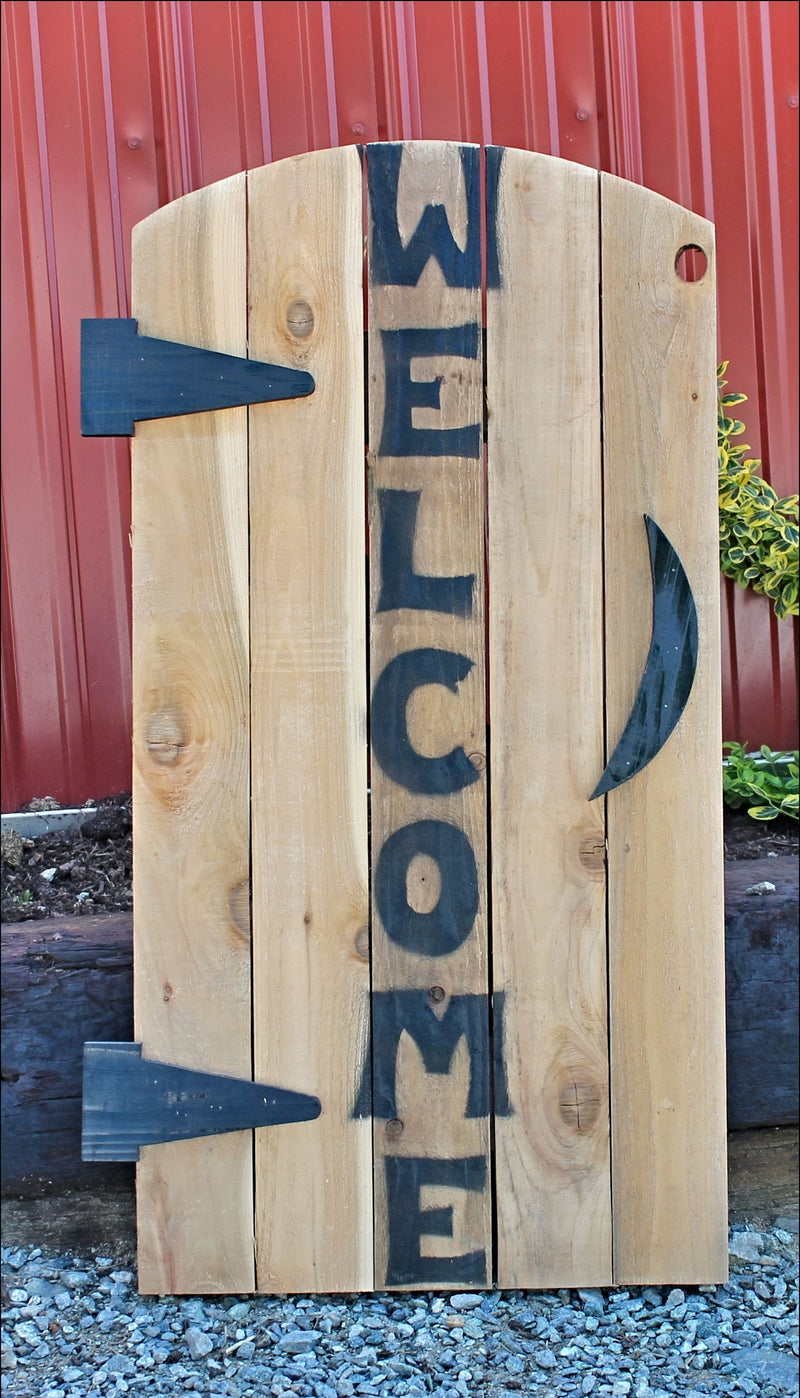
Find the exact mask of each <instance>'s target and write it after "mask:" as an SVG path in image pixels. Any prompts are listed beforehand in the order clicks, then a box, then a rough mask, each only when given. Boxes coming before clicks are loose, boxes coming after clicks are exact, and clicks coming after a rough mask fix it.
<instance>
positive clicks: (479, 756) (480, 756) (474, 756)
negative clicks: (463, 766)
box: [467, 752, 486, 772]
mask: <svg viewBox="0 0 800 1398" xmlns="http://www.w3.org/2000/svg"><path fill="white" fill-rule="evenodd" d="M467 756H468V758H469V761H470V762H471V763H472V765H473V767H474V768H475V771H476V772H483V771H485V770H486V754H485V753H482V752H470V753H468V754H467Z"/></svg>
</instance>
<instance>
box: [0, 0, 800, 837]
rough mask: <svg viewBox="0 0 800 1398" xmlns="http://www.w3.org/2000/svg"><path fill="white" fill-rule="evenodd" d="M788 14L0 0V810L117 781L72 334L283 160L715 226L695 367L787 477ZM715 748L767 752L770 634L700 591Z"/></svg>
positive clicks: (122, 640)
mask: <svg viewBox="0 0 800 1398" xmlns="http://www.w3.org/2000/svg"><path fill="white" fill-rule="evenodd" d="M797 27H798V7H797V5H796V4H795V3H794V0H772V3H734V0H714V2H713V3H700V0H693V2H692V3H687V2H686V0H684V2H683V3H658V0H641V3H638V2H637V3H627V0H623V2H622V3H616V0H591V3H584V0H553V2H552V3H548V2H547V0H542V3H517V0H436V3H431V0H419V2H418V3H412V2H411V0H371V3H370V2H369V0H297V3H289V0H287V2H286V3H283V2H282V0H267V2H266V3H261V0H242V3H238V4H237V3H222V0H201V2H200V3H188V2H187V0H184V2H183V3H176V2H175V0H145V3H138V2H137V0H113V3H109V4H107V3H105V2H104V0H96V2H94V3H88V0H87V2H86V3H79V2H78V0H73V3H67V2H66V0H40V3H38V4H37V3H31V4H27V3H22V0H12V3H7V4H6V5H5V6H4V8H3V44H4V56H3V94H2V104H3V189H4V208H5V213H4V252H3V273H4V284H5V294H4V297H3V342H4V346H5V360H4V388H3V392H4V413H3V436H4V472H3V506H4V523H3V544H4V561H3V620H4V628H3V743H4V754H5V761H4V767H3V792H2V803H3V809H13V808H15V807H17V806H18V805H19V804H21V803H22V802H24V801H26V800H27V799H28V798H29V797H31V796H32V795H41V794H44V793H45V792H47V793H51V794H53V795H55V796H58V797H60V798H61V799H63V800H67V801H76V802H77V801H82V800H84V799H85V798H87V797H88V796H95V797H99V796H102V795H104V794H107V793H108V792H110V791H111V790H114V789H120V788H123V787H127V786H128V785H129V780H130V778H129V763H130V742H129V723H130V714H129V705H130V701H129V663H130V662H129V567H128V553H129V549H128V529H129V518H128V515H129V504H128V451H127V445H126V444H125V443H124V442H122V443H120V442H114V441H92V440H83V439H82V438H81V437H80V430H79V413H78V376H79V355H78V338H79V322H80V319H81V317H82V316H99V315H104V316H115V315H120V314H122V315H124V314H126V312H127V295H128V291H127V288H128V285H129V274H130V265H129V264H130V233H131V228H132V226H133V224H134V223H136V222H138V220H139V219H141V218H144V217H145V216H146V215H147V214H149V213H150V212H152V210H154V209H156V208H158V207H159V206H160V205H162V204H164V203H166V202H167V201H168V200H170V199H175V198H178V197H179V196H180V195H182V194H184V193H186V192H187V191H188V190H190V189H195V188H198V187H200V186H201V185H204V184H208V183H210V182H211V181H213V180H218V179H222V178H224V177H225V176H227V175H230V174H233V173H235V172H236V171H238V170H243V169H246V168H248V167H252V166H257V165H260V164H263V163H264V162H266V161H270V160H277V159H280V158H281V157H282V156H286V155H291V154H294V153H296V152H298V151H304V150H313V149H319V148H322V147H325V146H330V145H337V144H344V143H347V142H355V141H358V142H362V141H369V140H384V139H389V140H396V139H413V138H418V137H429V138H439V139H449V140H468V141H476V142H483V143H489V142H494V143H496V144H502V145H511V146H519V147H522V148H526V149H531V150H540V151H545V152H548V153H550V154H554V155H560V156H562V157H563V158H565V159H569V160H577V161H580V162H582V163H584V164H587V165H591V166H594V167H596V168H602V169H605V170H610V171H611V172H612V173H615V174H619V175H622V176H624V177H625V178H627V179H632V180H637V181H639V182H641V183H643V184H646V185H649V186H650V187H651V188H652V189H655V190H658V191H659V192H660V193H662V194H665V195H667V196H669V197H670V198H672V199H675V200H677V201H678V202H679V203H681V204H686V205H688V206H689V207H690V208H693V209H695V210H697V212H699V213H701V214H704V215H706V216H707V217H709V218H712V219H714V220H715V222H716V224H717V240H718V261H719V307H720V309H719V345H720V357H724V358H726V359H730V361H731V367H730V371H729V376H728V377H729V382H730V384H731V386H732V387H735V388H736V389H739V390H741V391H743V392H745V393H748V394H749V395H750V402H749V403H748V404H747V405H746V408H745V410H744V414H743V415H744V416H745V418H746V420H747V424H748V440H749V441H750V443H751V444H752V447H753V449H754V452H755V454H757V455H760V456H762V457H763V459H764V462H765V469H766V472H767V474H768V475H769V477H770V478H771V479H772V481H773V483H774V484H775V485H776V487H777V488H778V489H779V490H780V491H781V492H783V493H788V492H789V491H791V490H794V489H795V488H796V486H795V483H794V482H795V463H796V461H797V417H798V415H797V261H796V256H795V248H796V245H797V131H796V128H797V118H798V105H797V60H796V54H797ZM723 591H724V605H725V613H724V619H723V624H724V664H725V675H724V727H725V733H726V736H727V737H738V738H741V739H745V740H747V741H749V742H751V743H760V742H762V741H767V742H770V743H772V744H773V745H780V746H789V745H794V743H795V742H796V714H797V701H796V675H797V653H796V634H797V628H796V626H794V627H793V626H792V625H791V624H790V623H788V622H781V623H778V622H776V621H775V619H774V617H773V616H772V614H771V611H770V608H769V605H768V604H767V602H766V600H765V599H764V598H758V597H755V596H753V595H752V594H749V593H742V592H741V591H739V590H738V589H736V590H734V589H733V588H728V587H726V588H725V589H724V590H723Z"/></svg>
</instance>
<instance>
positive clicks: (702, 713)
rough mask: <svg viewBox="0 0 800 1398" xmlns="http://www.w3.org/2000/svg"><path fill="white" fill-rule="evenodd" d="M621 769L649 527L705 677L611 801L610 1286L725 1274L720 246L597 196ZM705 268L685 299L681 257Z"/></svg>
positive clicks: (673, 217) (625, 194)
mask: <svg viewBox="0 0 800 1398" xmlns="http://www.w3.org/2000/svg"><path fill="white" fill-rule="evenodd" d="M601 231H602V283H603V350H602V354H603V402H604V498H605V551H606V649H607V674H608V685H607V723H608V745H609V750H610V749H611V748H612V747H613V746H614V744H615V742H616V741H617V738H618V737H619V734H620V733H621V731H622V728H623V726H624V724H625V722H626V719H627V717H628V713H629V712H630V707H631V704H632V702H633V698H634V695H635V693H636V690H637V687H638V684H639V680H640V678H641V674H642V668H643V665H644V660H645V657H646V655H647V650H648V642H649V633H650V607H649V605H648V598H649V595H650V576H649V562H648V552H647V543H646V536H645V529H644V525H643V522H642V516H643V515H644V514H647V515H649V516H650V517H651V518H652V519H654V520H655V521H656V523H657V524H658V525H659V526H660V528H661V529H662V530H663V531H664V533H665V534H666V535H667V537H668V538H669V540H670V542H671V543H672V544H673V545H674V547H675V548H676V549H677V552H678V555H679V557H680V559H681V561H682V563H683V566H684V568H685V569H686V572H687V574H688V577H689V582H690V584H691V587H692V590H693V593H694V598H695V602H696V606H697V614H698V626H699V663H698V669H697V674H696V678H695V682H694V688H693V690H692V693H691V696H690V698H689V702H688V705H687V708H686V710H685V712H684V714H683V717H682V718H681V720H680V722H679V724H678V726H677V728H676V730H675V732H674V733H673V734H672V736H671V737H670V739H669V740H668V742H667V743H666V745H665V746H664V748H663V749H662V750H661V752H660V753H659V754H658V756H657V757H656V758H655V759H654V760H653V762H652V763H651V764H650V765H649V766H648V767H647V768H646V769H645V770H644V771H643V772H642V773H641V774H640V775H639V776H637V777H636V778H634V779H633V780H632V781H630V782H628V783H626V784H625V785H623V786H621V787H619V788H617V789H616V790H615V791H612V792H610V793H609V795H608V798H607V802H608V807H607V811H608V814H607V820H608V860H609V866H608V878H609V972H610V976H609V984H610V988H611V998H610V1038H611V1123H612V1160H613V1198H614V1273H615V1278H614V1279H615V1282H617V1283H622V1284H626V1285H627V1284H632V1283H633V1284H639V1283H645V1282H661V1281H664V1282H667V1281H669V1282H680V1281H682V1282H688V1283H695V1282H696V1283H703V1282H714V1281H721V1280H723V1279H724V1278H725V1275H726V1268H727V1234H726V1202H725V1040H724V965H723V953H724V948H723V888H722V803H721V801H720V767H719V753H720V744H721V732H720V670H719V617H718V608H719V562H718V558H717V545H716V540H717V528H718V524H717V498H716V382H715V372H714V371H715V283H714V239H713V228H712V226H711V225H710V224H708V223H707V222H705V220H703V219H700V218H698V217H696V216H695V215H694V214H691V213H689V212H687V211H686V210H684V209H681V208H679V207H678V206H677V205H673V204H670V203H669V202H668V201H667V200H665V199H663V198H661V197H660V196H658V195H655V194H653V193H652V192H650V191H648V190H645V189H641V188H639V187H637V186H635V185H632V184H627V183H625V182H624V181H622V180H618V179H616V178H614V177H612V176H607V175H603V176H601ZM689 244H692V245H697V246H699V247H700V248H702V249H703V251H704V252H705V254H706V255H707V258H708V270H707V272H706V275H705V276H704V277H703V279H702V280H700V281H695V282H685V281H683V280H682V279H681V278H680V276H679V275H678V273H677V271H676V257H677V254H678V252H679V251H680V249H681V248H682V247H684V246H686V245H689Z"/></svg>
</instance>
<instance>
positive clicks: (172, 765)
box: [132, 175, 255, 1293]
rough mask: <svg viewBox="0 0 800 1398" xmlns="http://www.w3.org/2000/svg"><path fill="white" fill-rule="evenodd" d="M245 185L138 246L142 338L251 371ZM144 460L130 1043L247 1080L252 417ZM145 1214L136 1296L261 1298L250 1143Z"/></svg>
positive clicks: (153, 1176)
mask: <svg viewBox="0 0 800 1398" xmlns="http://www.w3.org/2000/svg"><path fill="white" fill-rule="evenodd" d="M245 185H246V177H245V176H244V175H236V176H234V177H233V178H232V179H230V180H226V181H223V182H222V183H221V184H218V185H214V186H212V187H210V188H209V189H206V190H200V191H198V192H197V193H195V194H190V195H187V196H186V197H185V198H184V199H181V200H179V201H178V202H177V203H175V204H170V205H168V206H167V207H166V208H164V209H160V210H159V211H158V212H157V213H155V214H153V215H152V216H151V217H150V218H148V219H146V220H145V221H144V223H141V224H139V225H138V227H137V228H136V229H135V230H134V245H133V246H134V255H133V295H132V309H133V314H134V316H135V317H136V318H137V319H138V322H139V331H140V333H141V334H143V335H152V336H156V337H161V338H164V339H172V340H178V341H183V342H184V343H187V344H193V345H197V346H199V347H201V348H205V349H214V350H221V351H222V352H224V353H227V354H239V355H245V354H246V352H247V245H246V188H245ZM132 457H133V686H134V770H133V809H134V825H135V830H136V837H135V840H134V875H133V876H134V901H135V909H136V912H135V934H134V935H135V954H134V1025H135V1035H136V1038H137V1040H139V1041H140V1042H141V1044H142V1046H143V1053H144V1056H145V1057H146V1058H154V1059H158V1060H161V1061H162V1062H167V1063H175V1064H177V1065H179V1066H183V1067H187V1068H200V1069H203V1068H204V1069H207V1070H209V1071H210V1072H215V1073H222V1074H230V1075H231V1076H234V1077H246V1078H249V1077H250V1076H251V1037H250V929H249V910H248V893H247V889H248V878H249V844H250V829H249V793H250V787H249V734H248V727H249V716H248V708H249V701H248V651H249V646H248V578H247V532H248V520H247V410H246V409H245V408H237V409H229V410H226V411H225V412H210V413H202V414H193V415H190V416H187V417H178V418H166V419H162V420H160V421H157V422H146V423H141V424H139V426H138V427H137V430H136V436H135V438H134V440H133V444H132ZM137 1197H138V1227H139V1287H140V1290H141V1291H142V1292H162V1293H164V1292H173V1293H177V1292H185V1291H208V1292H215V1291H217V1292H231V1291H233V1292H238V1291H251V1290H252V1289H253V1287H254V1284H255V1273H254V1263H253V1242H252V1238H253V1190H252V1146H251V1140H250V1135H249V1133H247V1132H237V1133H235V1134H231V1135H227V1136H220V1137H207V1138H204V1139H202V1140H190V1141H180V1142H176V1143H174V1144H169V1145H160V1146H149V1147H145V1148H144V1149H143V1150H142V1154H141V1159H140V1162H139V1166H138V1173H137Z"/></svg>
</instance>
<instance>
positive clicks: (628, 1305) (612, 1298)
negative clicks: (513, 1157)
mask: <svg viewBox="0 0 800 1398" xmlns="http://www.w3.org/2000/svg"><path fill="white" fill-rule="evenodd" d="M730 1252H731V1277H730V1281H729V1282H728V1284H727V1285H726V1286H716V1287H686V1288H679V1287H672V1288H670V1287H645V1288H640V1287H630V1288H628V1289H624V1290H623V1289H619V1290H604V1291H598V1290H587V1291H558V1292H518V1291H513V1292H494V1293H491V1292H490V1293H483V1294H482V1295H476V1294H470V1293H462V1294H439V1295H434V1294H424V1295H421V1294H413V1295H398V1294H394V1295H386V1294H379V1295H375V1296H358V1297H341V1296H317V1297H313V1298H309V1297H291V1298H283V1297H281V1298H275V1297H261V1298H257V1299H253V1298H245V1297H236V1296H226V1297H218V1298H213V1299H211V1298H203V1299H198V1298H196V1297H192V1298H189V1297H184V1298H180V1299H178V1298H166V1297H140V1296H138V1295H137V1294H136V1290H135V1285H136V1283H135V1275H134V1272H133V1269H132V1267H131V1266H130V1259H127V1258H123V1259H119V1258H117V1259H114V1258H112V1257H95V1258H93V1259H92V1260H90V1261H87V1260H86V1259H82V1258H78V1257H72V1256H67V1257H63V1256H56V1255H54V1254H52V1253H50V1254H47V1253H44V1252H42V1251H41V1250H40V1249H38V1248H37V1249H33V1250H32V1251H26V1250H24V1249H12V1248H4V1249H3V1252H2V1263H3V1294H4V1303H5V1322H4V1329H3V1336H2V1367H3V1371H4V1372H3V1390H4V1392H5V1393H7V1394H8V1395H9V1398H12V1395H14V1398H82V1395H85V1394H91V1395H98V1398H99V1395H116V1394H123V1393H133V1394H158V1393H168V1394H172V1395H176V1394H180V1393H184V1392H187V1393H200V1394H205V1395H208V1398H213V1396H214V1395H219V1396H220V1398H266V1395H280V1394H287V1395H288V1394H298V1395H307V1396H308V1398H351V1395H360V1394H365V1395H377V1396H378V1398H401V1395H420V1398H422V1395H428V1394H432V1395H437V1398H472V1395H476V1398H518V1395H520V1394H523V1395H531V1398H562V1395H563V1398H567V1395H581V1398H582V1396H583V1395H588V1394H593V1395H597V1398H599V1396H600V1395H611V1398H627V1395H630V1398H665V1396H666V1395H668V1394H678V1395H694V1394H714V1395H725V1398H727V1395H736V1394H749V1395H756V1396H757V1398H785V1395H789V1394H797V1392H798V1361H797V1353H798V1340H797V1236H796V1233H793V1232H789V1231H787V1230H784V1229H781V1228H779V1227H775V1228H774V1229H773V1230H772V1231H770V1232H761V1233H757V1232H755V1231H753V1230H752V1229H739V1230H736V1231H734V1232H733V1233H732V1234H731V1239H730ZM126 1264H127V1265H126Z"/></svg>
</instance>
